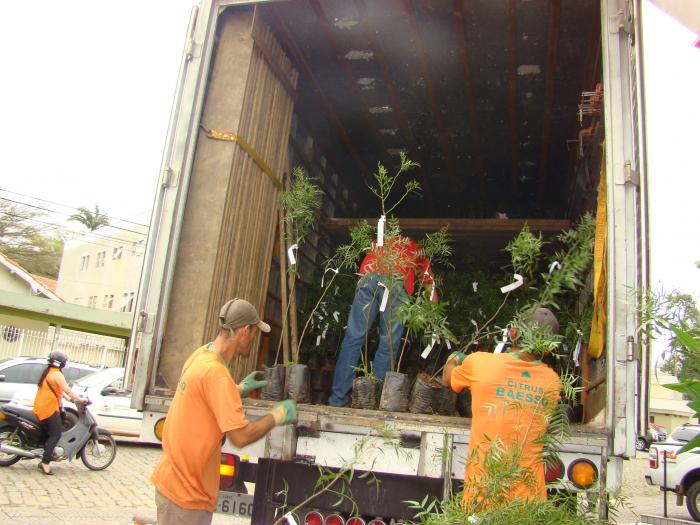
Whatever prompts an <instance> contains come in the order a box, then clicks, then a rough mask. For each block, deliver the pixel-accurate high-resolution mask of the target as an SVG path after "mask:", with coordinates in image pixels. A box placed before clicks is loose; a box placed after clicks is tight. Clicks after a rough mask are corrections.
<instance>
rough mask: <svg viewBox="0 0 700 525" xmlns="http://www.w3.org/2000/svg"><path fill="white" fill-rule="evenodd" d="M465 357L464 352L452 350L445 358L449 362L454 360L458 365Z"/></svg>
mask: <svg viewBox="0 0 700 525" xmlns="http://www.w3.org/2000/svg"><path fill="white" fill-rule="evenodd" d="M465 357H467V354H465V353H464V352H452V353H451V354H450V357H448V358H447V362H448V363H449V362H450V361H452V360H454V362H455V364H456V365H457V366H459V365H461V364H462V361H464V358H465Z"/></svg>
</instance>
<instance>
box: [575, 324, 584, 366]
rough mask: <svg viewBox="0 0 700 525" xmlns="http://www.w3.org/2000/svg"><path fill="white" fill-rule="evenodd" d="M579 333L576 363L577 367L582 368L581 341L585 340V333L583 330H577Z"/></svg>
mask: <svg viewBox="0 0 700 525" xmlns="http://www.w3.org/2000/svg"><path fill="white" fill-rule="evenodd" d="M576 332H577V333H578V339H577V340H576V348H574V362H575V363H576V366H581V362H580V357H581V339H582V338H583V332H582V331H581V330H576Z"/></svg>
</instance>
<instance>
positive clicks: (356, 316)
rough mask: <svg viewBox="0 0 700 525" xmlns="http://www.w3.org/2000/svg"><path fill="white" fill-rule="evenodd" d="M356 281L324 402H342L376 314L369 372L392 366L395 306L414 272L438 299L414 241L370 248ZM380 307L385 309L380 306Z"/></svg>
mask: <svg viewBox="0 0 700 525" xmlns="http://www.w3.org/2000/svg"><path fill="white" fill-rule="evenodd" d="M359 273H360V280H359V281H358V283H357V288H356V289H355V298H354V299H353V302H352V307H351V308H350V314H349V315H348V326H347V328H346V330H345V337H344V338H343V343H342V345H341V346H340V355H339V356H338V361H337V362H336V364H335V374H334V375H333V388H332V391H331V396H330V399H329V400H328V404H329V405H331V406H346V405H347V404H348V401H349V398H348V394H349V392H350V390H351V389H352V381H353V379H354V378H355V370H354V368H355V367H356V366H357V364H358V363H359V361H360V352H361V350H362V345H364V344H365V341H366V340H367V334H368V332H369V330H370V329H371V328H372V325H373V324H374V321H375V320H376V318H377V315H379V347H378V348H377V351H376V353H375V355H374V360H373V361H372V369H371V372H372V374H373V375H374V376H376V377H377V378H378V379H380V380H384V375H385V374H386V373H387V371H389V370H390V369H391V365H392V360H393V361H396V356H397V353H398V351H399V349H400V344H401V337H402V336H403V329H404V327H403V325H402V324H401V323H400V322H399V321H398V320H397V314H396V310H397V309H398V307H399V306H400V305H401V303H402V302H404V301H405V299H406V297H407V296H408V295H412V294H413V292H414V289H415V280H416V275H418V276H419V279H420V280H421V283H422V285H423V287H424V289H425V290H426V292H427V293H429V294H431V300H432V301H434V302H437V294H435V293H433V274H432V270H431V269H430V264H429V262H428V260H427V259H426V258H425V256H424V254H423V250H422V249H421V248H420V247H419V246H418V244H416V242H415V241H414V240H413V239H410V238H408V237H403V236H399V237H391V238H389V239H387V240H386V242H385V244H384V246H381V247H378V246H375V247H374V248H373V249H372V251H371V252H370V253H368V254H367V255H366V256H365V258H364V260H363V261H362V264H361V265H360V272H359ZM382 306H383V307H384V308H382Z"/></svg>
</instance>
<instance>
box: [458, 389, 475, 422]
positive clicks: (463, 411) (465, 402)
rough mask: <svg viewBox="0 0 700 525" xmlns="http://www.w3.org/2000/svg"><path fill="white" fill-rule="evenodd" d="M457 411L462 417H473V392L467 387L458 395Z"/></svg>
mask: <svg viewBox="0 0 700 525" xmlns="http://www.w3.org/2000/svg"><path fill="white" fill-rule="evenodd" d="M457 413H458V414H459V415H460V416H462V417H472V394H471V392H470V391H469V389H467V388H465V389H464V390H462V391H461V392H460V393H459V395H458V396H457Z"/></svg>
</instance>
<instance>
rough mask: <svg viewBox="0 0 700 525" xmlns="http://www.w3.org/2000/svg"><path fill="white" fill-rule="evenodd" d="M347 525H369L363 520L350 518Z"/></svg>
mask: <svg viewBox="0 0 700 525" xmlns="http://www.w3.org/2000/svg"><path fill="white" fill-rule="evenodd" d="M346 525H367V523H366V522H365V520H363V519H362V518H350V519H348V521H347V523H346Z"/></svg>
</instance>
